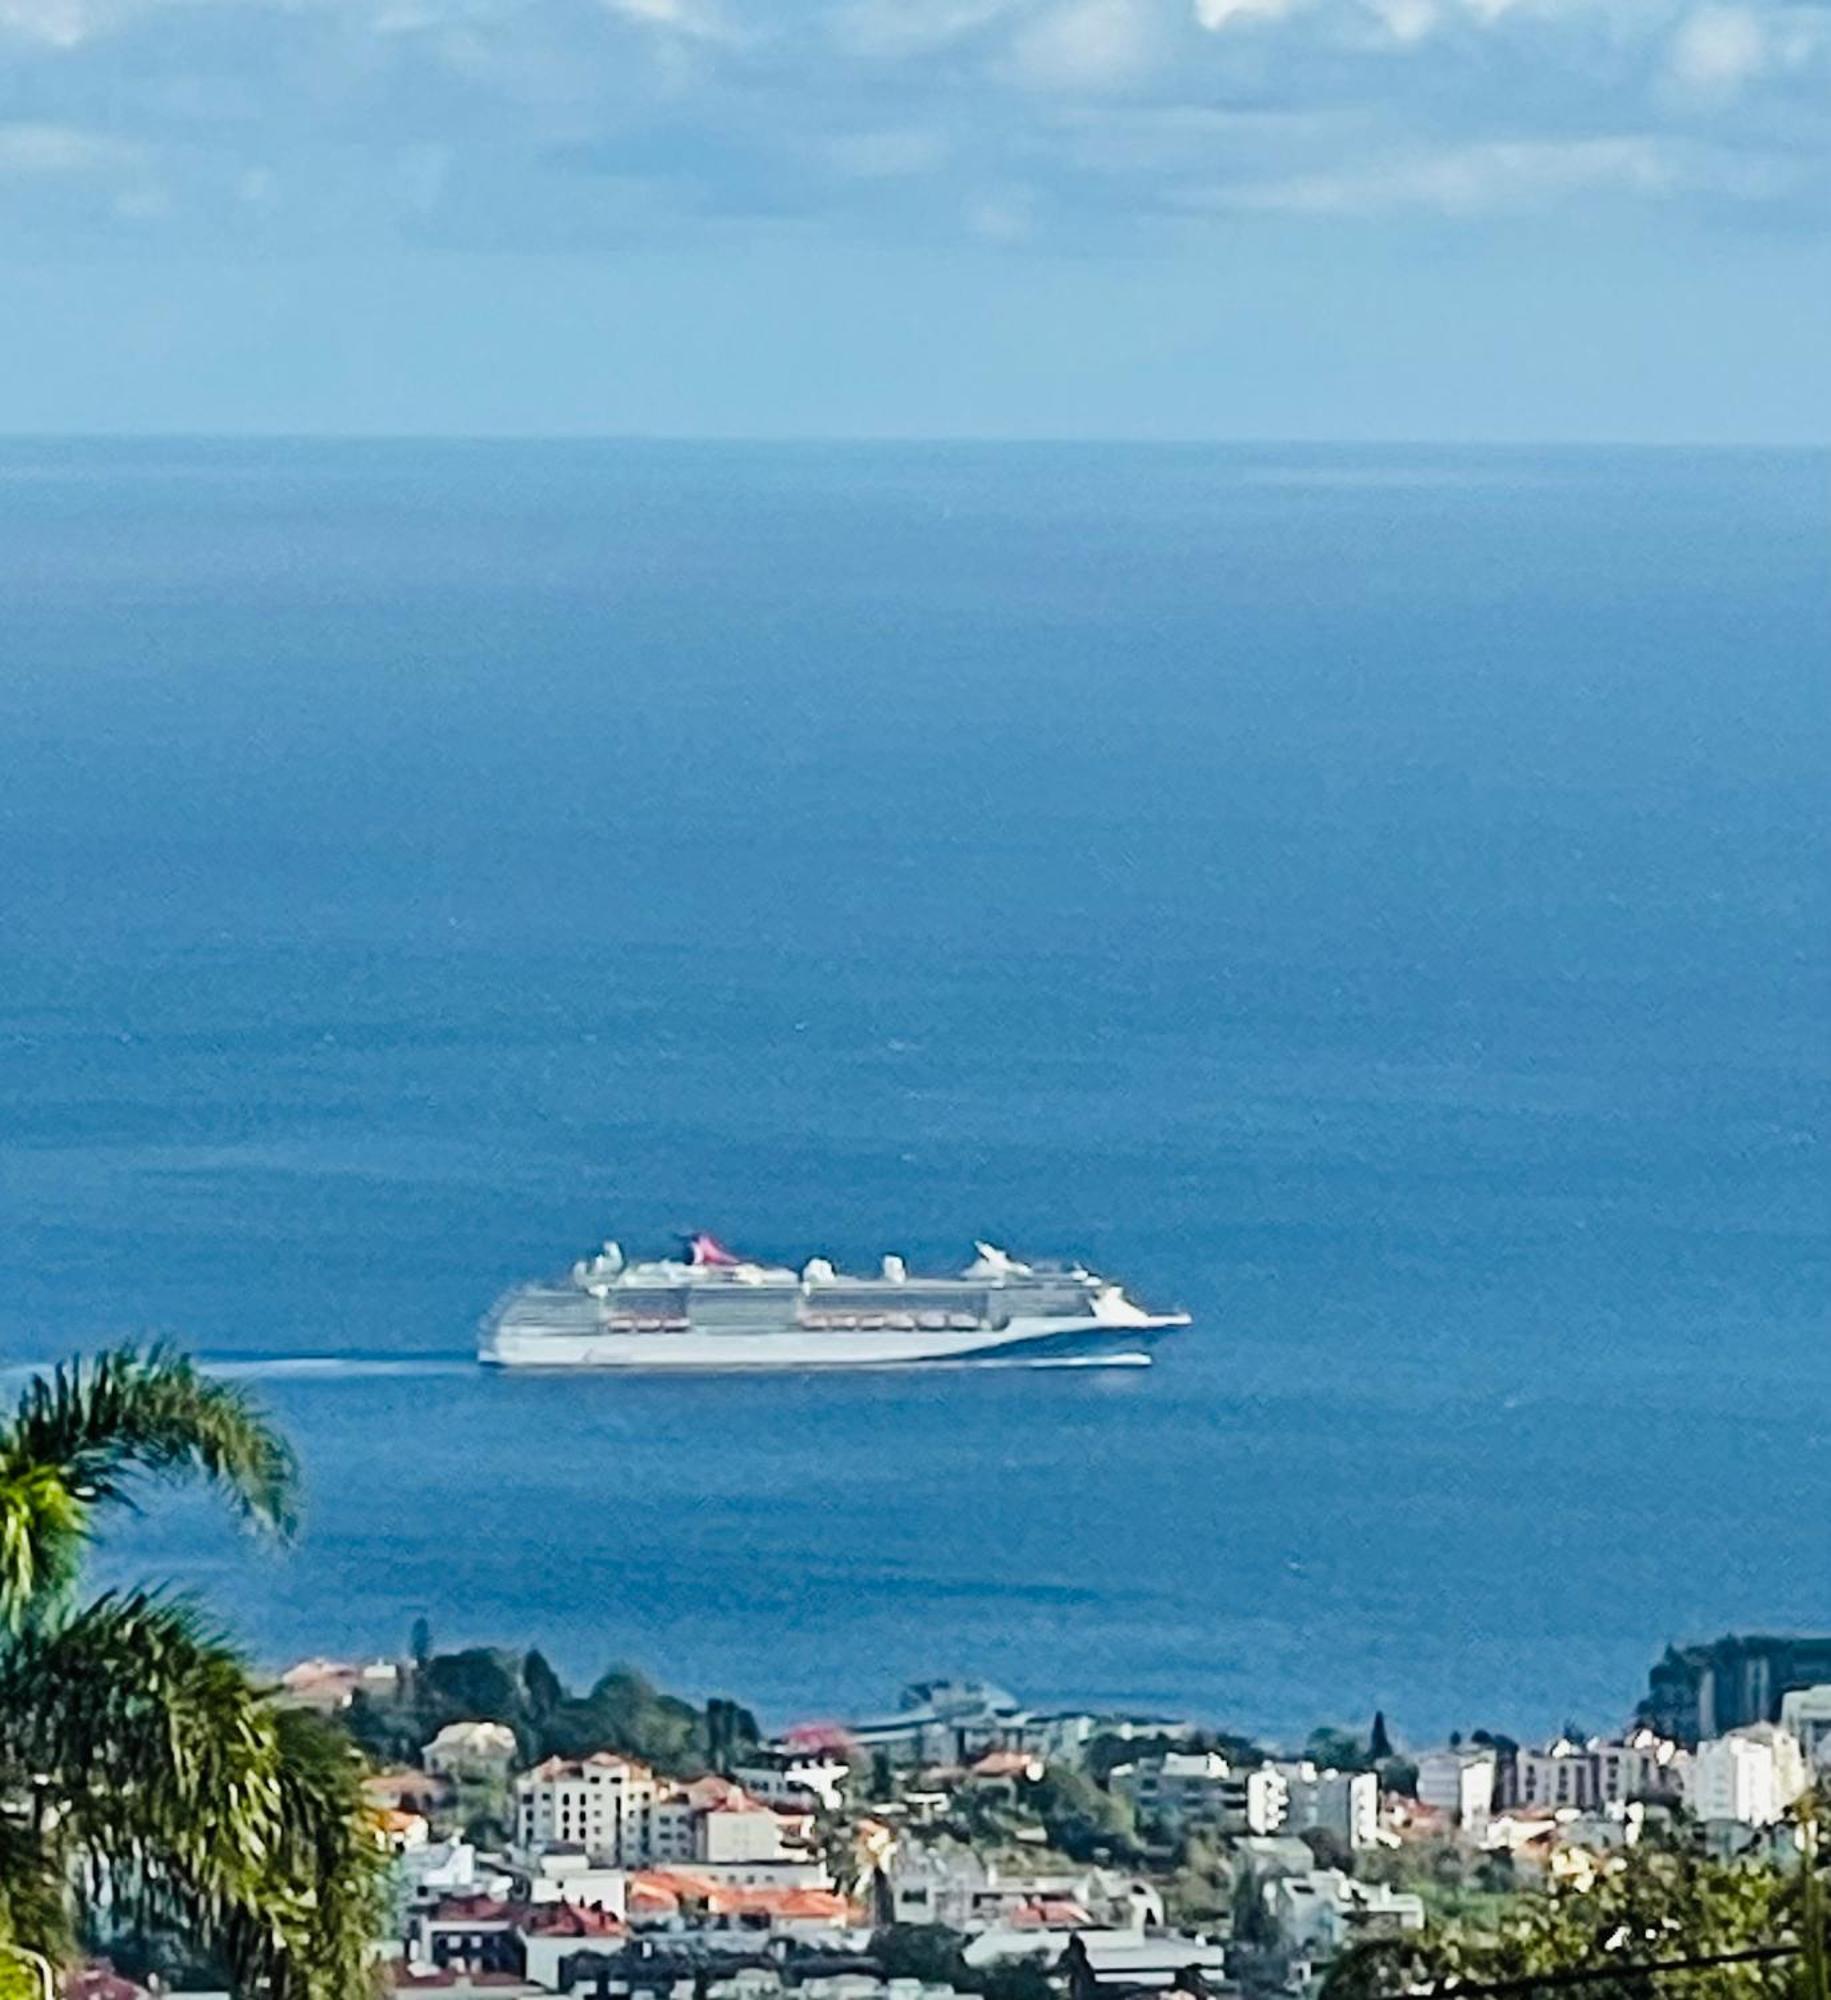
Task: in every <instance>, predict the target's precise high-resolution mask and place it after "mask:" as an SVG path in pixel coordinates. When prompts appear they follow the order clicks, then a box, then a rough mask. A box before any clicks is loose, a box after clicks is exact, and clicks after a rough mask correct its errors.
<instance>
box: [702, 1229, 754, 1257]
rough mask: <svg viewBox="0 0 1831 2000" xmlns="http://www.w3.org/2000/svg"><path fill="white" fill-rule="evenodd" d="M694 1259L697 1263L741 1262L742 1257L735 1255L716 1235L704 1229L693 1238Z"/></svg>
mask: <svg viewBox="0 0 1831 2000" xmlns="http://www.w3.org/2000/svg"><path fill="white" fill-rule="evenodd" d="M693 1261H694V1263H696V1264H739V1263H742V1262H743V1259H742V1258H741V1257H734V1256H733V1255H732V1254H731V1252H730V1251H729V1250H727V1249H726V1248H725V1246H724V1245H723V1244H722V1243H721V1242H720V1241H719V1240H718V1238H717V1237H716V1236H708V1235H707V1234H706V1233H705V1231H704V1230H701V1231H700V1233H699V1234H698V1235H697V1236H695V1237H694V1239H693Z"/></svg>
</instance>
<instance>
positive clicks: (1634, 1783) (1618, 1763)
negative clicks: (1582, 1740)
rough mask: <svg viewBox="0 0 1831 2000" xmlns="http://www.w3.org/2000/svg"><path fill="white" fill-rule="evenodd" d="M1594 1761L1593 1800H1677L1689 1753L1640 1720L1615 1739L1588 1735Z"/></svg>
mask: <svg viewBox="0 0 1831 2000" xmlns="http://www.w3.org/2000/svg"><path fill="white" fill-rule="evenodd" d="M1589 1750H1590V1754H1591V1756H1592V1757H1594V1759H1595V1760H1596V1803H1597V1804H1598V1805H1602V1806H1620V1805H1626V1804H1628V1803H1629V1802H1630V1801H1631V1800H1635V1799H1639V1800H1647V1799H1679V1798H1682V1797H1683V1796H1684V1791H1685V1771H1686V1768H1687V1766H1688V1765H1689V1764H1690V1762H1691V1753H1690V1752H1689V1751H1688V1750H1685V1749H1683V1748H1681V1747H1680V1745H1678V1744H1677V1743H1675V1742H1673V1740H1672V1738H1671V1737H1669V1736H1662V1735H1660V1733H1659V1731H1658V1730H1657V1729H1649V1728H1648V1727H1647V1726H1646V1725H1645V1724H1644V1723H1642V1724H1641V1725H1639V1726H1638V1727H1637V1728H1634V1729H1630V1730H1629V1731H1628V1732H1627V1734H1626V1735H1625V1736H1623V1737H1621V1738H1620V1739H1619V1740H1618V1741H1603V1740H1601V1739H1594V1738H1592V1740H1591V1742H1590V1745H1589Z"/></svg>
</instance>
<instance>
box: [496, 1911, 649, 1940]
mask: <svg viewBox="0 0 1831 2000" xmlns="http://www.w3.org/2000/svg"><path fill="white" fill-rule="evenodd" d="M521 1928H522V1929H523V1930H524V1931H527V1932H529V1933H530V1934H531V1935H533V1936H535V1937H581V1938H582V1937H620V1936H621V1935H622V1934H623V1933H624V1932H625V1931H626V1930H627V1929H628V1928H629V1926H628V1925H627V1924H626V1923H624V1922H623V1920H622V1918H620V1917H613V1916H612V1915H611V1914H610V1912H609V1911H608V1910H593V1909H587V1908H585V1907H584V1906H583V1905H582V1904H579V1903H542V1904H539V1905H537V1906H536V1907H535V1908H534V1909H532V1910H530V1911H529V1913H528V1917H527V1921H526V1922H525V1923H524V1924H523V1925H522V1926H521Z"/></svg>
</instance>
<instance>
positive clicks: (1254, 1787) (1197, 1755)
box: [1108, 1750, 1380, 1848]
mask: <svg viewBox="0 0 1831 2000" xmlns="http://www.w3.org/2000/svg"><path fill="white" fill-rule="evenodd" d="M1108 1782H1109V1783H1110V1785H1111V1787H1112V1789H1113V1791H1114V1792H1115V1793H1116V1794H1117V1795H1118V1796H1119V1797H1120V1798H1122V1799H1124V1800H1125V1801H1126V1803H1127V1804H1128V1805H1130V1806H1131V1808H1132V1810H1133V1812H1134V1813H1135V1814H1136V1815H1137V1817H1138V1818H1139V1819H1140V1820H1143V1821H1147V1822H1149V1823H1150V1824H1152V1825H1154V1826H1159V1827H1162V1828H1163V1829H1164V1830H1165V1831H1166V1832H1168V1833H1170V1834H1172V1835H1177V1834H1180V1833H1182V1832H1184V1831H1185V1830H1186V1829H1188V1828H1189V1827H1191V1826H1205V1827H1210V1828H1212V1829H1213V1830H1214V1831H1216V1832H1217V1833H1221V1834H1254V1835H1263V1834H1274V1833H1284V1832H1290V1833H1296V1834H1301V1833H1307V1832H1322V1833H1327V1834H1332V1835H1333V1836H1334V1837H1335V1838H1336V1839H1337V1840H1339V1841H1340V1842H1341V1843H1342V1845H1343V1846H1345V1847H1349V1848H1355V1847H1372V1846H1374V1845H1376V1844H1377V1842H1378V1839H1379V1812H1380V1781H1379V1779H1378V1778H1377V1777H1376V1776H1375V1775H1374V1774H1373V1772H1371V1771H1338V1770H1334V1769H1327V1770H1324V1769H1319V1768H1318V1767H1317V1766H1316V1765H1315V1764H1314V1763H1312V1762H1310V1761H1308V1760H1307V1759H1288V1760H1287V1759H1265V1760H1262V1761H1259V1762H1256V1763H1244V1764H1238V1765H1236V1764H1235V1763H1233V1762H1232V1761H1231V1760H1230V1759H1229V1758H1227V1757H1226V1756H1224V1755H1223V1754H1222V1753H1221V1752H1220V1751H1218V1750H1168V1751H1164V1752H1162V1753H1160V1754H1159V1755H1156V1756H1153V1757H1148V1758H1142V1759H1140V1760H1139V1761H1138V1762H1137V1763H1135V1764H1121V1765H1119V1766H1117V1767H1116V1768H1115V1769H1114V1771H1113V1772H1112V1774H1111V1777H1110V1779H1109V1780H1108Z"/></svg>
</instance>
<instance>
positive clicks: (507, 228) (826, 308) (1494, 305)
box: [0, 0, 1831, 442]
mask: <svg viewBox="0 0 1831 2000" xmlns="http://www.w3.org/2000/svg"><path fill="white" fill-rule="evenodd" d="M1828 84H1831V8H1826V7H1824V6H1796V5H1781V4H1704V5H1697V4H1689V0H1194V4H1193V5H1191V4H1189V0H1048V4H1045V3H1044V0H927V4H923V5H892V4H886V0H849V4H847V3H846V0H840V4H830V5H822V6H814V5H806V4H797V0H785V3H784V4H781V5H776V6H771V7H768V8H763V7H759V6H754V5H753V6H749V7H741V6H736V5H730V4H726V5H722V6H721V5H716V4H710V3H709V0H706V3H705V4H702V0H601V3H600V4H584V0H513V3H511V0H315V4H288V5H278V4H269V0H215V4H196V0H182V4H180V0H0V245H3V247H4V252H5V255H6V259H7V267H8V270H9V273H10V275H11V282H10V283H9V286H8V291H9V293H10V304H9V308H8V310H7V311H6V312H5V314H4V316H3V317H0V372H3V374H4V381H3V382H0V424H3V425H4V426H5V427H7V428H11V429H29V430H36V429H52V430H59V429H77V430H118V429H128V430H132V429H140V428H153V429H203V430H211V429H228V430H245V429H253V430H263V429H279V430H290V429H299V430H332V431H335V430H341V429H351V430H381V431H393V430H405V431H414V430H435V431H457V432H465V431H473V430H474V431H485V432H489V431H524V430H531V431H558V432H571V431H581V432H599V431H613V432H614V431H636V432H645V431H646V432H663V433H675V434H680V433H709V434H733V435H793V434H811V435H841V436H843V435H873V434H888V435H903V434H914V435H970V436H997V435H1019V436H1072V435H1137V436H1203V435H1238V436H1313V437H1321V436H1344V437H1448V438H1477V437H1495V438H1509V437H1522V438H1536V437H1549V436H1569V437H1588V438H1624V439H1652V440H1659V439H1699V440H1706V441H1708V440H1728V439H1741V438H1746V439H1751V440H1759V441H1769V442H1785V441H1790V440H1794V439H1811V438H1823V437H1824V436H1825V435H1826V434H1827V431H1828V430H1831V424H1828V422H1827V416H1828V412H1831V393H1828V392H1827V380H1826V369H1825V364H1824V362H1823V360H1822V351H1823V350H1824V349H1825V348H1826V347H1827V346H1831V343H1828V342H1827V341H1826V340H1825V338H1824V334H1825V331H1826V328H1827V325H1828V324H1831V311H1828V310H1827V308H1828V307H1831V243H1828V237H1827V231H1826V223H1825V218H1826V215H1827V213H1828V212H1831V210H1828V207H1827V200H1826V197H1827V193H1828V192H1831V171H1828V160H1831V121H1827V120H1826V118H1825V117H1824V112H1823V107H1824V104H1825V102H1826V101H1827V85H1828ZM1070 330H1072V338H1070V337H1069V334H1070Z"/></svg>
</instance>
